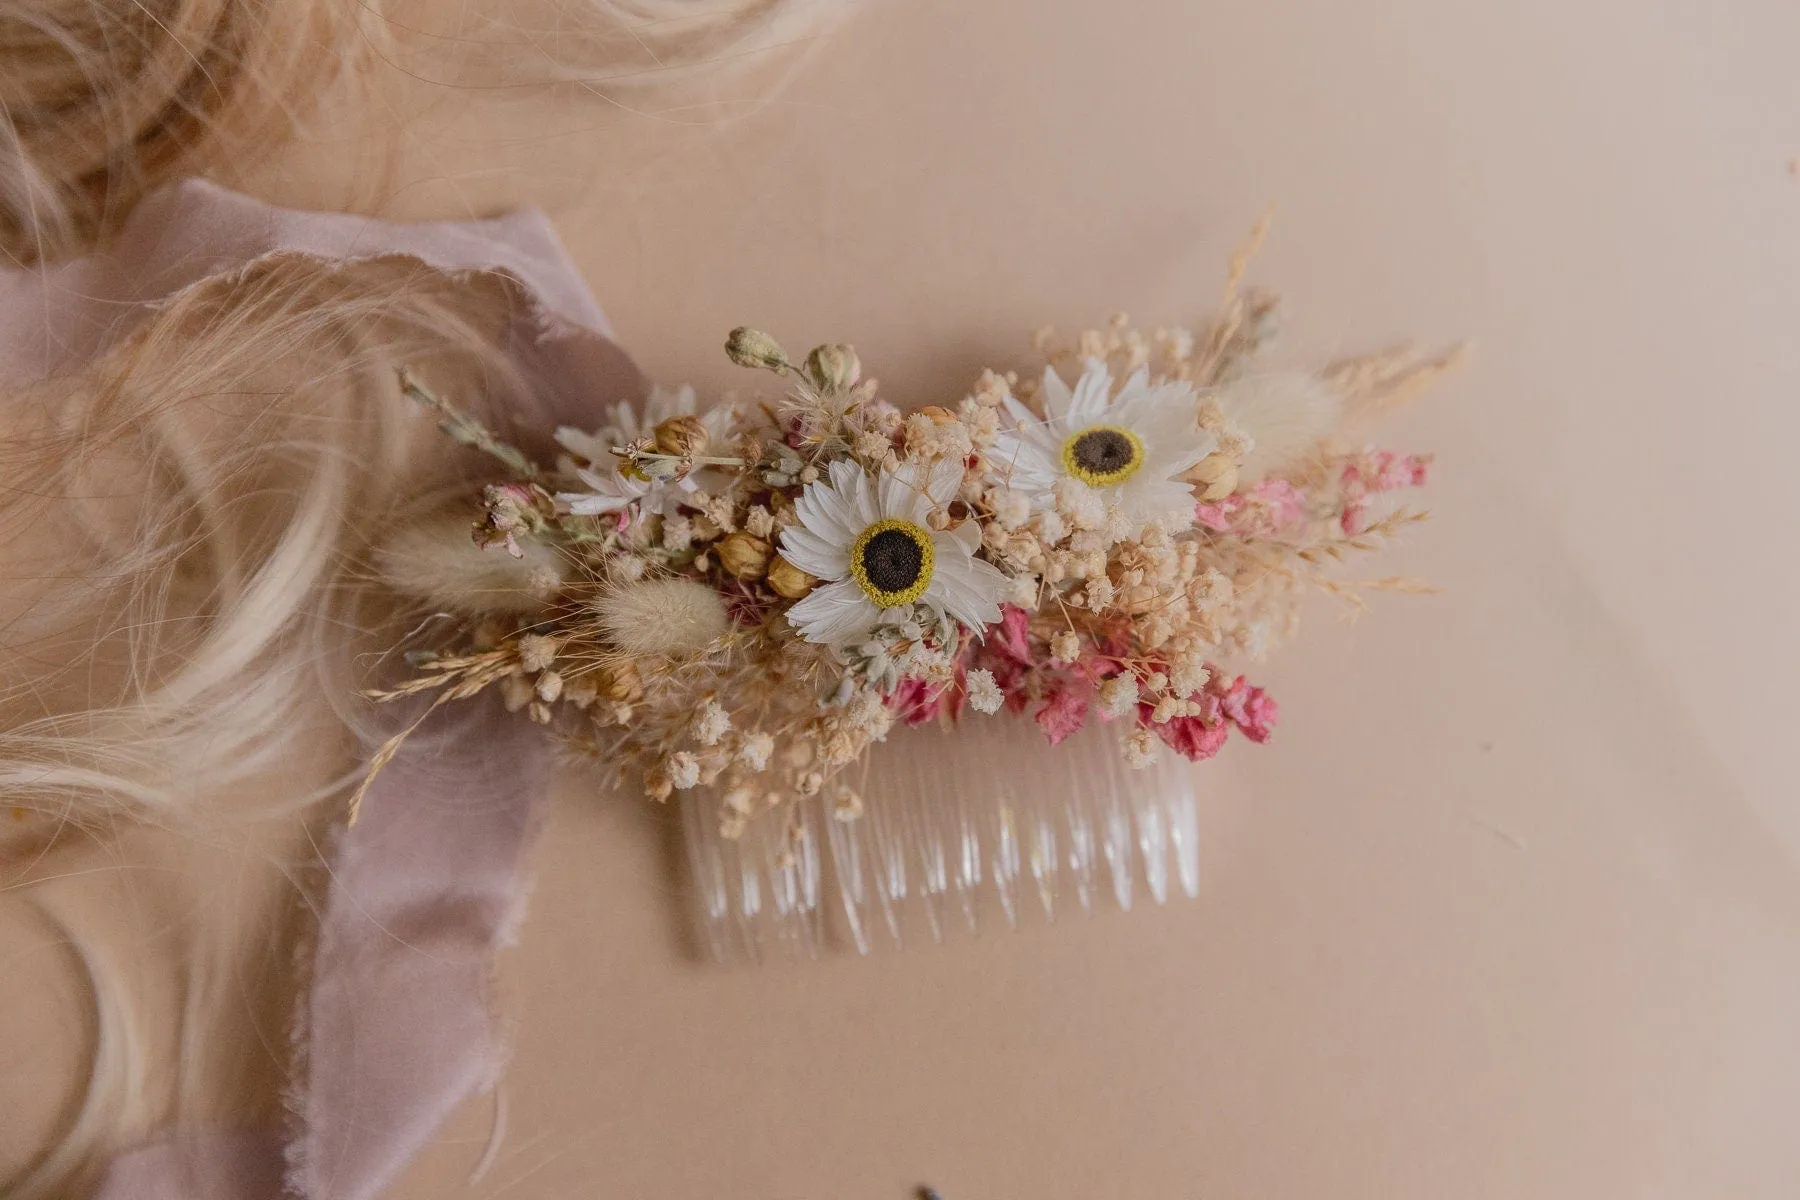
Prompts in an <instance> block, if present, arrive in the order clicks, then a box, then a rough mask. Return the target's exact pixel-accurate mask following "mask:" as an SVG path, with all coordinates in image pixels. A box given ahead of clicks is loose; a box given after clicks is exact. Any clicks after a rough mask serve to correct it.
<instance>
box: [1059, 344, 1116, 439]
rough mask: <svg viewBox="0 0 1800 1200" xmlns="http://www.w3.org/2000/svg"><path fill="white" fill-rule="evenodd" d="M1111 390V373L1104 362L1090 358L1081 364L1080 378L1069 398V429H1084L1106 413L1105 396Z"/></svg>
mask: <svg viewBox="0 0 1800 1200" xmlns="http://www.w3.org/2000/svg"><path fill="white" fill-rule="evenodd" d="M1111 391H1112V373H1111V372H1109V371H1108V370H1107V369H1106V364H1105V363H1103V362H1101V361H1100V360H1099V359H1097V358H1090V359H1088V360H1087V362H1085V363H1084V364H1083V365H1082V372H1081V378H1080V379H1079V380H1077V381H1076V382H1075V392H1074V395H1073V396H1072V397H1071V398H1070V400H1069V411H1068V421H1069V428H1070V430H1071V431H1073V430H1076V429H1085V428H1086V427H1087V426H1089V425H1092V424H1095V423H1096V422H1098V421H1099V420H1101V419H1102V418H1103V417H1104V416H1105V415H1106V398H1107V395H1108V393H1110V392H1111Z"/></svg>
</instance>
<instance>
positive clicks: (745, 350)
mask: <svg viewBox="0 0 1800 1200" xmlns="http://www.w3.org/2000/svg"><path fill="white" fill-rule="evenodd" d="M725 356H726V357H727V358H729V359H731V361H732V362H734V363H736V364H737V365H738V366H740V367H751V368H754V369H758V370H763V371H773V372H775V373H776V374H777V375H785V374H786V373H787V372H788V371H790V370H792V369H793V366H794V364H793V363H791V362H789V361H788V356H787V351H786V350H783V349H782V348H781V343H780V342H778V341H776V340H775V339H774V338H772V337H770V336H769V335H768V334H766V333H764V332H762V330H760V329H750V328H748V327H746V326H743V325H740V326H738V327H737V328H736V329H734V330H732V331H731V334H730V336H728V337H727V338H726V339H725Z"/></svg>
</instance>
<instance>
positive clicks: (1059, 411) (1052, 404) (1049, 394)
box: [1040, 367, 1074, 421]
mask: <svg viewBox="0 0 1800 1200" xmlns="http://www.w3.org/2000/svg"><path fill="white" fill-rule="evenodd" d="M1040 395H1041V397H1042V399H1043V403H1044V415H1045V416H1046V417H1048V418H1050V420H1052V421H1060V420H1062V419H1063V418H1064V417H1067V416H1068V415H1069V401H1070V400H1072V399H1073V398H1074V397H1073V395H1072V394H1071V393H1070V391H1069V385H1068V384H1066V383H1064V382H1063V381H1062V376H1061V375H1058V374H1057V373H1056V371H1055V369H1054V368H1051V367H1045V368H1044V386H1043V389H1042V391H1041V393H1040Z"/></svg>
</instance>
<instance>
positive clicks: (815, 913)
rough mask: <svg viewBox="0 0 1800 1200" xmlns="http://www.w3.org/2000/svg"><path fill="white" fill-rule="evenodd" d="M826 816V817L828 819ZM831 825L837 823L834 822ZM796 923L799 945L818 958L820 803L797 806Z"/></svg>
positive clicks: (809, 954) (822, 931)
mask: <svg viewBox="0 0 1800 1200" xmlns="http://www.w3.org/2000/svg"><path fill="white" fill-rule="evenodd" d="M827 819H829V818H827ZM832 823H833V824H837V823H838V822H836V821H833V822H832ZM793 871H794V877H795V890H796V892H797V896H796V909H797V911H796V922H797V924H798V926H799V931H800V948H801V949H802V950H803V951H805V953H806V956H807V957H808V958H817V957H819V947H820V943H821V942H822V940H823V935H824V929H823V927H822V924H821V922H822V920H823V914H822V913H821V911H820V906H819V806H817V805H812V804H803V805H801V806H800V827H799V829H798V830H797V831H796V834H795V837H794V846H793Z"/></svg>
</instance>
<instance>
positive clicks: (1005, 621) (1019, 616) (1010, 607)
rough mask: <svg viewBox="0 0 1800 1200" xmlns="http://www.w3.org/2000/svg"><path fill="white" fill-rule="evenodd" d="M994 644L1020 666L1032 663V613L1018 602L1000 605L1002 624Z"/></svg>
mask: <svg viewBox="0 0 1800 1200" xmlns="http://www.w3.org/2000/svg"><path fill="white" fill-rule="evenodd" d="M998 630H999V632H998V634H997V635H996V636H995V638H994V644H995V645H996V646H997V647H999V649H1000V651H1001V652H1002V653H1004V654H1005V655H1006V656H1007V657H1008V658H1010V659H1012V660H1013V661H1014V662H1016V663H1018V664H1019V665H1020V666H1024V667H1029V666H1030V665H1031V614H1030V613H1027V612H1026V611H1025V610H1024V609H1022V608H1020V607H1019V606H1018V605H1016V604H1003V605H1001V606H1000V624H999V626H998Z"/></svg>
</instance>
